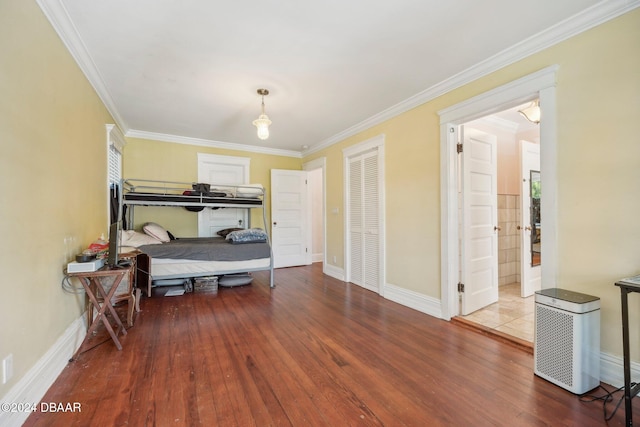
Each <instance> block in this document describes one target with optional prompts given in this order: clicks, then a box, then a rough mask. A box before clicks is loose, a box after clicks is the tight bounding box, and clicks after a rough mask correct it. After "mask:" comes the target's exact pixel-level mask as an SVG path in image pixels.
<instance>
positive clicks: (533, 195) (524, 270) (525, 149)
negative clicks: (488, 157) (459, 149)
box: [520, 141, 542, 298]
mask: <svg viewBox="0 0 640 427" xmlns="http://www.w3.org/2000/svg"><path fill="white" fill-rule="evenodd" d="M520 173H521V178H522V180H521V182H522V191H521V192H520V233H521V235H522V241H521V245H520V265H521V266H522V267H521V278H520V280H521V281H522V286H521V291H520V295H521V296H522V297H523V298H524V297H528V296H531V295H533V293H534V292H535V291H537V290H540V289H541V288H542V267H541V258H540V237H541V235H542V229H541V226H540V197H539V196H540V195H539V194H537V193H539V188H540V187H539V184H540V145H539V144H534V143H532V142H528V141H521V143H520ZM536 183H537V184H536ZM532 189H533V192H532Z"/></svg>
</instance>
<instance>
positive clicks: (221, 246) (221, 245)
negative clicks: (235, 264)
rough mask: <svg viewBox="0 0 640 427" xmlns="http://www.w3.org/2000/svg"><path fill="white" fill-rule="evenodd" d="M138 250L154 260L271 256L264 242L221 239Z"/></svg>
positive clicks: (202, 259) (183, 242) (174, 243)
mask: <svg viewBox="0 0 640 427" xmlns="http://www.w3.org/2000/svg"><path fill="white" fill-rule="evenodd" d="M139 249H140V250H141V251H142V252H144V253H146V254H147V255H149V256H150V257H152V258H154V259H155V258H168V259H188V260H198V261H244V260H251V259H259V258H269V257H270V256H271V248H270V246H269V244H268V243H266V242H262V243H244V244H236V245H234V244H231V243H230V242H229V241H227V240H225V239H223V238H222V237H199V238H186V239H185V238H183V239H177V240H172V241H170V242H166V243H162V244H160V245H143V246H140V247H139Z"/></svg>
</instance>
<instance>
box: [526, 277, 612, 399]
mask: <svg viewBox="0 0 640 427" xmlns="http://www.w3.org/2000/svg"><path fill="white" fill-rule="evenodd" d="M533 359H534V365H535V366H534V373H535V374H536V375H538V376H539V377H541V378H544V379H546V380H547V381H550V382H552V383H554V384H556V385H558V386H560V387H562V388H564V389H566V390H569V391H570V392H572V393H575V394H583V393H586V392H587V391H589V390H592V389H594V388H596V387H598V386H599V385H600V298H598V297H594V296H591V295H585V294H580V293H577V292H572V291H567V290H564V289H558V288H552V289H544V290H542V291H538V292H536V294H535V336H534V346H533Z"/></svg>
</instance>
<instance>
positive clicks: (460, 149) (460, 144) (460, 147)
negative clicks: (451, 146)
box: [456, 142, 462, 153]
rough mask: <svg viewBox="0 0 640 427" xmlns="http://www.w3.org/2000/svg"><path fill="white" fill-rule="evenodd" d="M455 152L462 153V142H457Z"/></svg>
mask: <svg viewBox="0 0 640 427" xmlns="http://www.w3.org/2000/svg"><path fill="white" fill-rule="evenodd" d="M456 151H458V153H462V142H458V145H456Z"/></svg>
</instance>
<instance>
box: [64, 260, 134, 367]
mask: <svg viewBox="0 0 640 427" xmlns="http://www.w3.org/2000/svg"><path fill="white" fill-rule="evenodd" d="M131 272H132V267H131V266H128V267H114V268H111V267H109V266H104V267H102V268H101V269H100V270H97V271H92V272H86V273H67V275H68V276H69V277H77V278H78V280H80V283H82V286H83V287H84V290H85V291H86V293H87V297H88V298H89V302H90V307H89V312H90V321H89V329H88V330H87V335H86V337H85V339H84V341H83V342H82V344H81V345H80V347H79V348H78V350H76V352H75V354H74V355H73V357H72V358H71V359H70V361H73V360H75V359H76V357H77V356H78V355H79V354H80V353H82V352H83V351H85V349H84V347H85V344H86V343H87V340H88V339H89V338H90V337H91V336H92V334H93V332H94V331H95V330H96V328H97V327H98V325H99V323H100V322H99V321H102V323H103V324H104V326H105V328H106V329H107V331H108V332H109V335H110V336H111V339H112V340H113V342H114V343H115V345H116V348H117V349H118V350H122V344H120V340H118V335H119V334H120V332H122V335H126V334H127V330H126V329H125V327H124V325H123V324H122V322H121V321H120V317H119V316H118V313H116V311H115V309H114V308H113V305H112V301H113V297H114V295H115V293H116V291H117V290H118V287H119V285H120V282H122V279H123V278H124V277H126V276H127V275H129V276H130V275H131ZM105 278H111V279H113V282H112V284H111V288H110V289H109V291H108V292H107V291H106V290H105V288H104V287H103V283H102V281H103V279H105ZM129 287H131V286H129ZM129 294H130V295H131V292H129ZM94 308H95V309H97V310H98V314H97V315H96V316H95V318H94V317H93V309H94ZM107 312H108V313H109V314H111V317H113V321H114V322H115V325H114V326H117V327H118V329H117V331H114V329H113V327H112V325H111V323H110V321H109V319H108V317H107Z"/></svg>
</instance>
